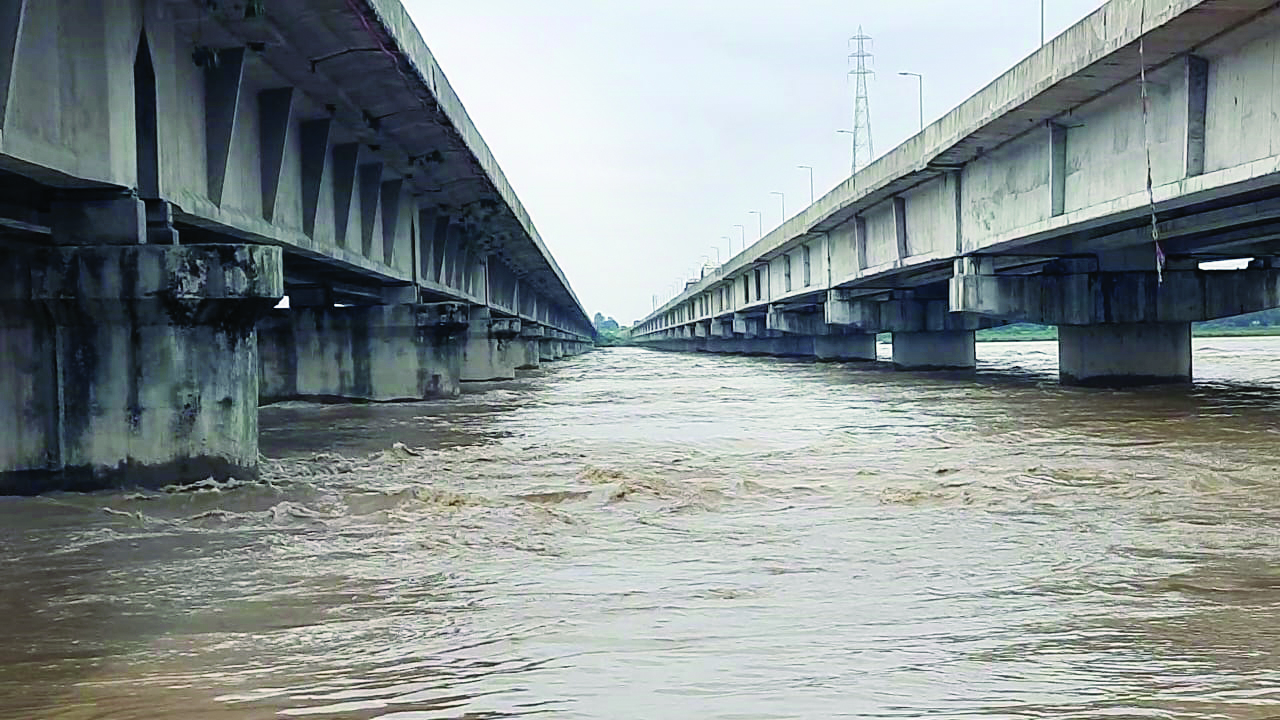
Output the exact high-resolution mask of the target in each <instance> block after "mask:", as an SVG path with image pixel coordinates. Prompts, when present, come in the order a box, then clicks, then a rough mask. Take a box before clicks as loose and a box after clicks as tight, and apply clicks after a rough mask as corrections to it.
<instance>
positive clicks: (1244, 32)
mask: <svg viewBox="0 0 1280 720" xmlns="http://www.w3.org/2000/svg"><path fill="white" fill-rule="evenodd" d="M1277 28H1280V9H1277V7H1276V6H1275V4H1274V3H1273V2H1270V1H1269V0H1198V1H1195V0H1192V1H1188V2H1183V1H1181V0H1168V1H1164V2H1141V1H1139V0H1110V2H1108V3H1107V4H1106V5H1104V6H1103V7H1102V8H1100V9H1099V10H1098V11H1096V12H1095V13H1093V14H1092V15H1090V16H1089V17H1087V18H1085V19H1084V20H1082V21H1081V22H1080V23H1078V24H1077V25H1076V26H1074V27H1072V28H1071V29H1069V30H1068V31H1066V32H1065V33H1063V34H1062V35H1061V36H1059V37H1057V38H1055V39H1054V40H1053V41H1052V42H1050V43H1048V44H1047V45H1046V46H1045V47H1043V48H1041V49H1040V50H1038V51H1037V52H1035V53H1033V54H1032V55H1031V56H1030V57H1028V58H1027V59H1025V60H1024V61H1023V62H1022V63H1020V64H1019V65H1018V66H1017V67H1015V68H1014V69H1012V70H1010V71H1009V72H1007V73H1005V74H1004V75H1003V76H1001V77H999V78H997V79H996V80H995V81H993V82H992V83H991V84H990V85H988V86H987V87H985V88H984V89H982V90H981V91H979V92H978V93H977V94H976V95H974V96H973V97H971V98H969V99H968V100H966V101H965V102H964V103H962V104H961V105H960V106H959V107H957V108H955V109H954V110H952V111H951V112H950V113H948V114H947V115H946V116H945V117H943V118H942V119H940V120H938V121H937V122H935V123H934V124H932V125H930V126H929V127H926V128H924V129H923V130H922V132H921V133H919V134H918V135H916V136H915V137H913V138H911V139H909V140H908V141H906V142H905V143H903V144H902V145H901V146H899V147H898V148H896V149H894V150H893V151H891V152H890V153H889V154H887V155H885V156H884V157H882V158H880V159H878V160H877V161H876V162H875V163H873V164H871V165H870V166H868V167H866V168H864V169H862V170H860V171H859V172H858V173H857V175H856V176H855V177H852V178H850V179H849V180H848V181H846V182H845V183H843V184H842V185H840V186H839V187H837V188H835V189H834V190H833V191H831V192H830V193H828V194H827V195H826V196H825V197H823V198H821V199H819V200H818V201H817V202H816V203H814V204H813V205H812V206H811V207H809V208H807V209H806V210H805V211H803V212H802V213H800V214H799V215H798V216H796V217H795V218H792V219H790V220H788V221H787V222H786V223H784V225H783V226H782V227H780V228H778V229H777V230H776V231H774V232H773V233H770V234H769V235H768V236H766V237H765V238H763V239H761V241H760V242H758V243H756V244H755V245H754V246H752V247H750V248H747V249H746V250H745V251H744V252H743V253H742V254H740V255H738V256H737V257H734V258H732V259H730V261H729V262H727V263H726V264H725V265H724V266H723V267H722V268H720V269H719V270H717V271H716V272H715V273H712V274H711V275H709V276H708V277H707V278H705V279H703V280H700V281H699V282H697V283H693V284H691V285H690V286H689V287H688V288H687V290H686V292H684V293H681V295H680V296H678V297H676V298H674V299H673V300H671V301H670V302H668V303H667V304H666V305H665V306H664V307H662V308H660V309H659V310H658V311H657V312H655V313H654V314H653V315H651V316H650V317H648V318H646V319H645V320H644V321H643V322H641V323H640V324H639V327H638V328H637V329H636V330H635V331H634V332H633V337H635V338H636V339H637V341H639V342H641V343H650V344H653V345H655V346H658V347H674V348H681V349H705V350H710V351H720V350H728V351H744V352H767V353H771V354H800V355H808V356H813V357H839V358H853V359H857V358H863V357H868V358H869V357H871V356H872V352H871V349H872V346H871V344H870V342H871V341H870V336H871V335H872V334H874V333H878V332H887V333H892V334H893V360H894V364H895V365H896V366H898V367H902V368H908V369H923V368H966V367H973V366H974V351H973V342H974V336H973V333H974V331H975V330H978V329H981V328H983V327H989V326H992V325H998V324H1004V323H1009V322H1033V323H1041V324H1046V325H1055V326H1057V327H1058V335H1059V367H1060V375H1061V379H1062V381H1063V382H1064V383H1070V384H1145V383H1160V382H1186V381H1188V380H1190V378H1191V352H1190V328H1191V323H1193V322H1197V321H1204V320H1212V319H1216V318H1222V317H1230V316H1234V315H1240V314H1244V313H1249V312H1254V311H1259V310H1265V309H1270V308H1274V307H1280V292H1278V291H1277V286H1276V284H1277V277H1278V274H1280V270H1278V269H1277V268H1278V267H1280V266H1278V265H1277V264H1276V258H1280V144H1277V142H1276V138H1277V137H1280V125H1277V122H1276V115H1275V113H1273V112H1272V108H1273V107H1274V106H1275V104H1276V102H1277V99H1278V98H1280V90H1277V85H1276V84H1275V83H1274V82H1273V81H1272V80H1273V78H1274V76H1275V72H1276V71H1277V70H1278V69H1280V56H1277V55H1276V52H1275V48H1276V47H1277V41H1278V40H1280V31H1278V30H1277ZM1153 218H1154V220H1153ZM1153 222H1154V227H1153ZM1157 239H1158V246H1157V242H1156V240H1157ZM1223 260H1232V261H1236V262H1237V268H1238V269H1235V270H1218V269H1215V270H1210V269H1207V268H1202V265H1209V264H1211V263H1213V262H1214V261H1223ZM1245 266H1247V267H1245Z"/></svg>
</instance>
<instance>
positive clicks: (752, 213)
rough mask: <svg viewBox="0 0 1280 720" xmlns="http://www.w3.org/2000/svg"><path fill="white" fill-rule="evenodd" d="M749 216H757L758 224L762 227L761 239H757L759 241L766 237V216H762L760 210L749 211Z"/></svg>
mask: <svg viewBox="0 0 1280 720" xmlns="http://www.w3.org/2000/svg"><path fill="white" fill-rule="evenodd" d="M747 214H748V215H755V216H756V223H757V224H758V225H759V226H760V237H759V238H756V239H757V240H759V239H760V238H762V237H764V215H762V214H760V211H759V210H748V211H747Z"/></svg>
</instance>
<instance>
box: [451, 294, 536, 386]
mask: <svg viewBox="0 0 1280 720" xmlns="http://www.w3.org/2000/svg"><path fill="white" fill-rule="evenodd" d="M519 335H520V321H519V320H512V319H509V318H495V317H493V316H492V313H491V311H490V310H489V308H487V307H481V306H472V307H471V314H470V325H469V326H468V327H467V332H466V336H465V338H464V340H463V344H462V382H481V381H486V380H512V379H514V378H515V376H516V366H517V365H519V364H521V363H523V362H524V350H525V348H524V345H523V344H521V343H518V342H516V338H517V337H519ZM517 356H518V357H517Z"/></svg>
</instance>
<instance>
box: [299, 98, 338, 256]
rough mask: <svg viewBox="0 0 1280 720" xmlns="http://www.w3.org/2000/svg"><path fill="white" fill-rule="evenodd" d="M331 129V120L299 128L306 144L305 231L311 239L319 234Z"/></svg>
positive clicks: (304, 177)
mask: <svg viewBox="0 0 1280 720" xmlns="http://www.w3.org/2000/svg"><path fill="white" fill-rule="evenodd" d="M331 126H332V121H331V120H329V119H328V118H324V119H322V120H310V121H307V122H304V123H301V124H300V125H298V137H299V139H300V140H301V144H302V147H301V150H302V157H301V161H302V231H303V232H304V233H306V234H307V237H315V233H316V211H317V210H318V208H319V207H320V188H321V187H322V186H323V185H324V169H325V165H326V164H327V163H326V160H327V158H328V156H329V129H330V127H331Z"/></svg>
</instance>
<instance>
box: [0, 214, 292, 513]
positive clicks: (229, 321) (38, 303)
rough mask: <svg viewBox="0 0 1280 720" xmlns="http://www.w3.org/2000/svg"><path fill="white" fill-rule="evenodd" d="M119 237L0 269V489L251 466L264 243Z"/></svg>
mask: <svg viewBox="0 0 1280 720" xmlns="http://www.w3.org/2000/svg"><path fill="white" fill-rule="evenodd" d="M139 204H140V203H139ZM117 209H118V208H117ZM139 225H140V227H139V228H138V231H139V232H145V228H144V227H141V223H139ZM55 238H56V239H58V240H61V241H65V240H81V239H82V238H78V237H77V238H69V237H68V236H66V235H62V234H56V235H55ZM134 243H135V244H133V245H125V244H123V243H122V244H115V245H94V246H65V245H64V246H61V247H55V248H50V249H42V250H40V251H37V252H32V253H15V254H11V255H10V256H9V257H8V258H7V259H6V262H5V263H3V264H0V272H3V274H4V277H3V278H0V297H3V300H0V349H3V350H4V352H3V353H2V354H0V422H3V423H4V426H5V428H6V430H5V431H4V432H3V433H0V494H13V493H18V494H30V493H38V492H45V491H50V490H97V489H103V488H111V487H121V486H126V485H133V486H143V487H159V486H163V485H169V484H177V483H185V482H194V481H198V480H203V479H205V478H208V477H212V478H215V479H219V480H225V479H227V478H230V477H235V478H239V479H253V478H256V477H257V472H258V368H257V332H256V329H255V323H256V322H257V320H258V318H259V317H260V316H261V315H262V314H263V313H265V312H266V311H267V310H269V309H270V308H271V306H273V305H274V304H275V303H276V302H277V301H278V299H279V298H280V296H281V295H282V292H283V273H282V261H281V253H280V250H279V248H275V247H268V246H257V245H189V246H175V245H139V244H136V243H137V236H136V235H135V236H134Z"/></svg>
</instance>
